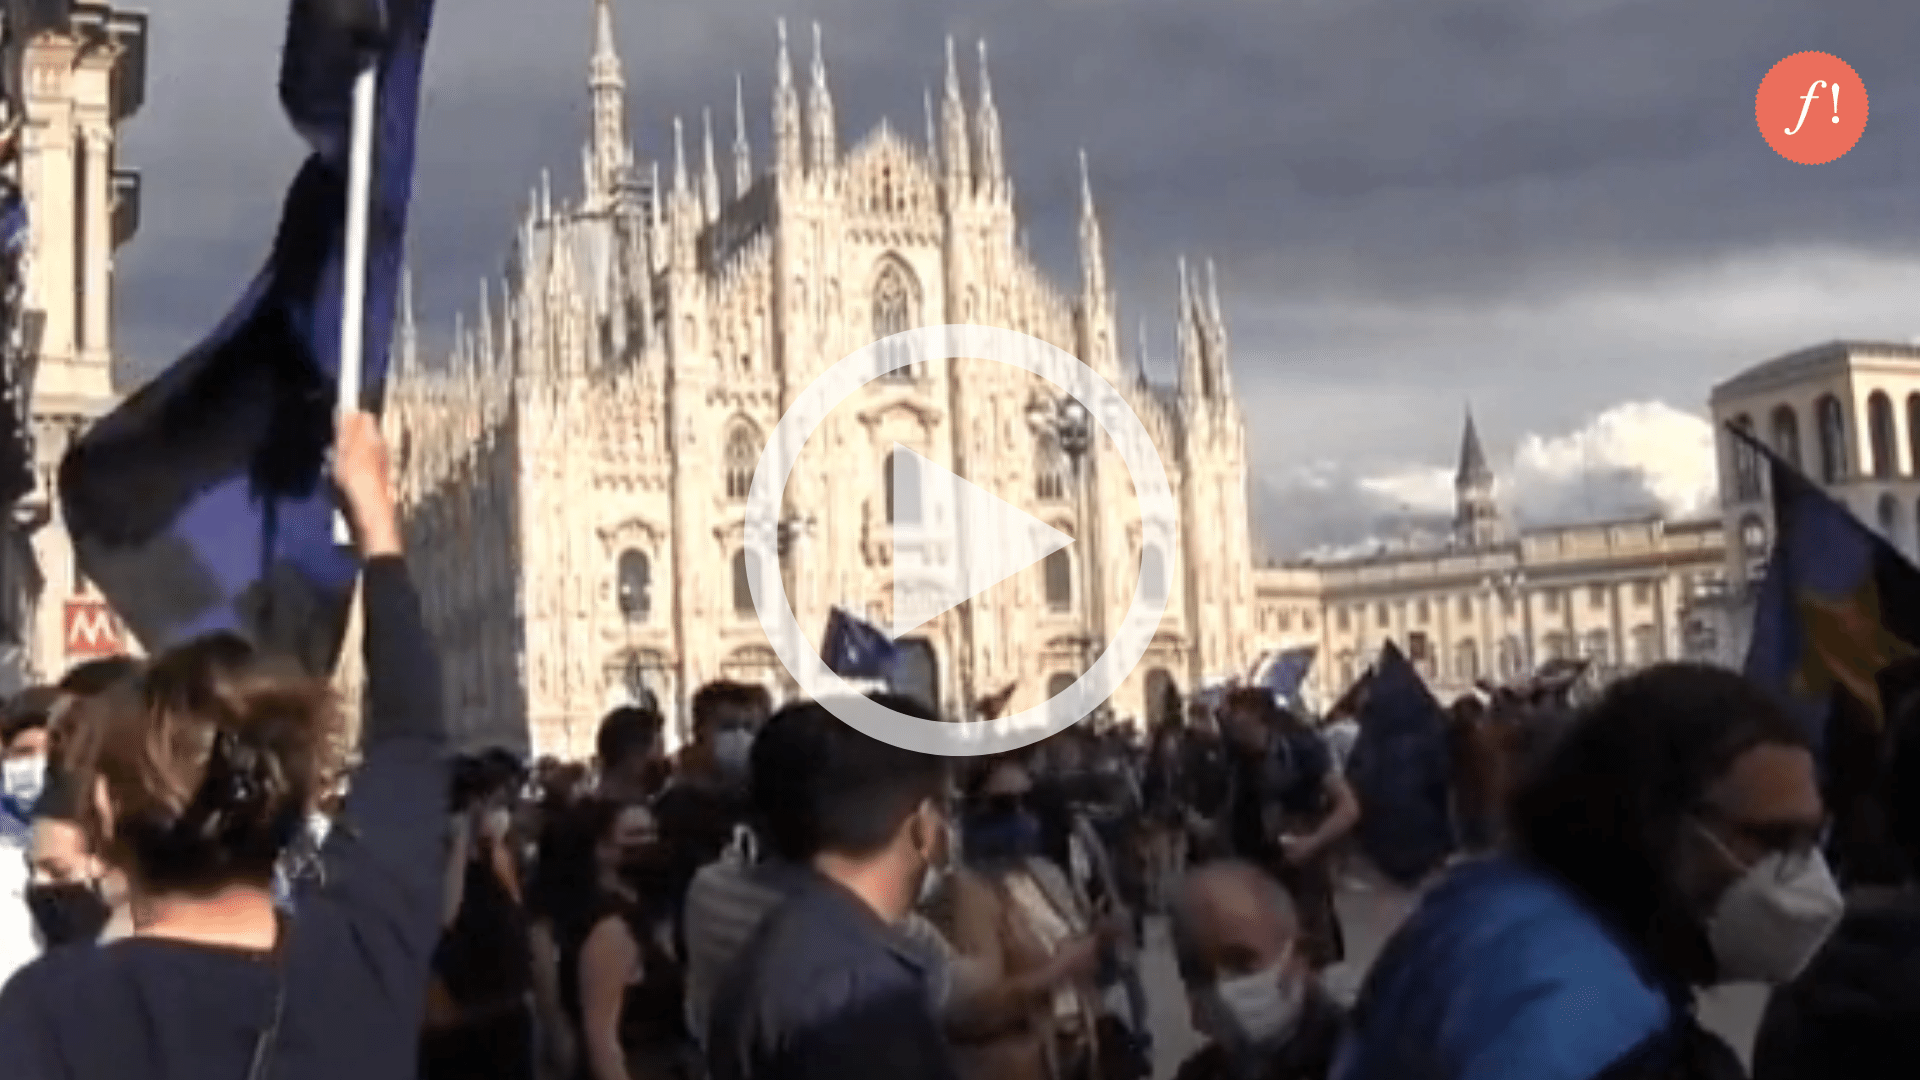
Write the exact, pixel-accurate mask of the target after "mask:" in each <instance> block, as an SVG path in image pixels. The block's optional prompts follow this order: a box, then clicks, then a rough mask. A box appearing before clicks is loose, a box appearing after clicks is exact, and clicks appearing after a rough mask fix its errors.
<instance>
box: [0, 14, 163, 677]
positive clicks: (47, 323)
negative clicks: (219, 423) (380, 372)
mask: <svg viewBox="0 0 1920 1080" xmlns="http://www.w3.org/2000/svg"><path fill="white" fill-rule="evenodd" d="M12 11H13V13H14V14H15V15H17V16H18V17H20V18H23V19H29V18H30V19H33V20H36V21H33V22H20V23H15V24H13V25H10V26H8V27H7V28H6V32H7V38H6V43H5V47H4V53H0V56H3V58H4V59H3V61H0V62H3V63H4V70H5V76H6V95H7V96H6V111H7V115H6V118H5V125H4V126H5V128H6V131H7V140H8V146H7V154H8V156H7V160H6V162H5V168H6V172H7V177H6V179H7V182H8V183H9V184H11V185H12V186H13V187H15V188H16V189H17V190H18V192H19V195H20V204H21V206H22V207H23V208H24V211H25V240H24V246H23V248H22V250H21V251H20V254H19V256H18V260H19V261H18V264H17V266H16V267H14V268H13V272H14V273H15V274H16V275H17V276H18V278H19V288H18V289H17V291H16V292H14V293H12V294H11V299H12V300H13V301H14V303H13V304H12V305H11V309H10V310H8V311H7V312H5V326H4V327H0V333H4V334H5V335H6V337H7V340H6V343H5V346H6V352H7V354H8V356H7V359H8V362H9V363H10V364H12V365H14V370H12V371H10V372H9V380H8V381H9V382H10V383H11V384H13V385H15V386H23V387H24V388H25V394H24V401H23V402H22V403H21V404H22V406H23V411H24V412H25V414H26V416H25V419H26V426H27V431H28V434H29V436H30V440H31V451H30V452H31V456H32V461H33V472H34V479H35V488H34V490H33V491H32V492H31V493H30V494H28V495H27V496H26V497H25V498H23V499H22V500H20V502H18V503H17V504H15V505H14V506H13V507H12V508H11V512H10V514H9V515H8V517H7V519H6V521H5V524H4V533H3V534H0V684H13V685H17V684H19V683H21V682H35V681H43V680H47V679H52V678H57V677H58V676H59V675H60V673H61V672H62V671H64V670H65V669H66V668H68V667H69V666H71V665H72V664H74V663H77V662H79V661H82V660H86V659H89V658H92V657H95V656H99V655H102V654H105V653H112V652H118V651H123V650H126V649H130V648H133V647H134V643H133V642H132V641H131V640H130V639H129V638H128V637H127V635H126V633H125V632H124V630H123V629H122V628H121V626H120V625H119V623H118V621H117V620H116V619H115V618H114V617H113V615H112V613H111V612H110V611H109V610H108V609H107V607H106V605H105V603H104V602H103V601H102V600H101V599H100V597H99V595H98V593H97V592H95V591H94V590H93V589H92V588H91V587H90V586H89V585H88V583H87V582H86V581H85V579H84V578H83V577H82V576H81V575H80V574H79V572H78V571H77V569H76V568H75V566H74V561H73V548H72V545H71V544H70V543H68V541H67V537H66V530H65V527H64V525H63V523H62V522H61V520H60V511H59V500H57V499H55V498H53V492H54V470H55V468H56V467H57V466H58V464H59V461H60V458H61V455H63V454H64V453H65V452H66V449H67V446H68V445H69V444H70V443H71V442H72V440H73V439H74V438H76V437H77V436H78V435H79V433H80V432H81V431H82V430H84V429H85V427H86V426H87V425H88V424H90V423H91V422H92V421H93V420H94V419H95V418H96V417H99V416H101V415H103V414H104V413H106V412H107V411H108V410H109V409H111V408H112V407H113V406H114V404H116V403H117V401H118V400H119V398H118V396H117V395H116V393H115V389H114V385H113V378H112V368H113V356H114V343H113V290H114V276H113V263H114V255H115V252H116V251H117V250H118V249H119V247H120V246H121V245H122V244H124V243H126V242H127V241H128V240H129V239H131V238H132V236H133V235H134V233H135V231H136V230H137V229H138V228H139V224H140V176H139V174H138V173H137V172H133V171H131V170H127V169H123V168H121V167H120V162H119V159H118V150H117V130H118V128H119V125H120V124H121V123H123V122H125V121H126V120H127V119H128V118H130V117H131V116H133V114H134V113H135V112H137V111H138V110H139V108H140V106H141V104H142V102H143V100H144V95H145V93H146V43H147V17H146V16H145V15H144V14H142V13H139V12H131V11H123V10H118V9H115V8H113V7H110V6H108V5H106V4H98V3H75V2H68V0H62V2H58V3H42V4H37V5H15V6H14V7H13V9H12ZM10 688H11V686H10V685H0V692H3V691H5V690H8V689H10Z"/></svg>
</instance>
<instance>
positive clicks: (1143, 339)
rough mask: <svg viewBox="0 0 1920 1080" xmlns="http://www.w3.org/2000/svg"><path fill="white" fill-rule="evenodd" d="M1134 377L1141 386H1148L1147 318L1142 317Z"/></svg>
mask: <svg viewBox="0 0 1920 1080" xmlns="http://www.w3.org/2000/svg"><path fill="white" fill-rule="evenodd" d="M1133 361H1134V366H1133V377H1134V380H1135V381H1136V382H1138V383H1139V384H1140V385H1141V386H1145V385H1147V317H1146V316H1145V315H1142V316H1140V351H1139V352H1138V353H1137V354H1135V356H1134V358H1133Z"/></svg>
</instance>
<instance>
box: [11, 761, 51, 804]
mask: <svg viewBox="0 0 1920 1080" xmlns="http://www.w3.org/2000/svg"><path fill="white" fill-rule="evenodd" d="M0 789H3V790H0V793H4V794H5V795H6V797H7V801H8V802H10V803H12V804H13V805H14V806H15V807H17V808H18V809H19V810H20V811H21V812H23V813H29V814H30V813H32V812H33V806H34V804H35V803H37V802H39V801H40V794H41V792H43V791H45V790H46V789H47V759H46V758H45V757H43V756H41V755H39V754H35V755H34V756H32V757H17V758H8V759H7V762H6V770H5V775H4V780H0Z"/></svg>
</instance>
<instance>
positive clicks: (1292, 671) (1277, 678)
mask: <svg viewBox="0 0 1920 1080" xmlns="http://www.w3.org/2000/svg"><path fill="white" fill-rule="evenodd" d="M1319 653H1320V649H1319V647H1318V646H1314V645H1304V646H1301V647H1300V648H1297V649H1288V650H1287V651H1285V652H1283V653H1281V654H1280V655H1279V656H1276V657H1274V659H1273V663H1271V664H1269V665H1267V677H1266V678H1264V679H1262V680H1260V684H1261V685H1262V686H1265V687H1266V688H1267V689H1268V690H1271V691H1273V696H1274V697H1276V698H1278V699H1280V701H1281V703H1282V704H1284V705H1286V707H1287V708H1289V709H1292V710H1294V711H1295V712H1303V711H1305V709H1306V703H1305V702H1303V701H1301V699H1300V687H1301V685H1302V684H1304V683H1305V682H1306V681H1307V673H1308V672H1310V671H1312V670H1313V659H1314V657H1315V656H1318V655H1319Z"/></svg>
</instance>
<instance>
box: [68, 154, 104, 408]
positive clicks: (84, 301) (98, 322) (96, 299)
mask: <svg viewBox="0 0 1920 1080" xmlns="http://www.w3.org/2000/svg"><path fill="white" fill-rule="evenodd" d="M80 140H81V145H82V146H84V147H85V148H86V175H85V176H83V177H81V178H80V182H81V184H82V185H83V190H84V191H85V193H86V194H85V200H86V203H85V206H84V207H83V209H82V213H84V214H85V218H84V220H83V221H82V222H81V230H82V233H83V235H82V238H81V250H80V259H81V260H82V262H81V268H82V272H81V278H80V290H81V292H80V340H79V342H77V345H78V349H77V352H78V354H79V356H78V358H79V359H80V361H81V362H82V363H86V364H98V365H100V366H102V367H105V366H107V364H108V363H109V361H110V359H111V347H112V341H111V340H110V338H111V334H112V325H111V318H112V296H113V294H112V289H113V276H112V275H113V270H112V264H113V210H112V203H113V177H112V164H113V133H112V132H111V131H108V130H103V129H100V128H92V127H89V128H83V129H82V130H81V132H80ZM103 389H104V388H103Z"/></svg>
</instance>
